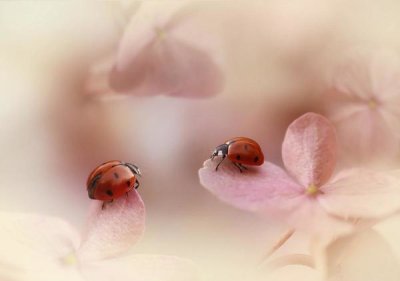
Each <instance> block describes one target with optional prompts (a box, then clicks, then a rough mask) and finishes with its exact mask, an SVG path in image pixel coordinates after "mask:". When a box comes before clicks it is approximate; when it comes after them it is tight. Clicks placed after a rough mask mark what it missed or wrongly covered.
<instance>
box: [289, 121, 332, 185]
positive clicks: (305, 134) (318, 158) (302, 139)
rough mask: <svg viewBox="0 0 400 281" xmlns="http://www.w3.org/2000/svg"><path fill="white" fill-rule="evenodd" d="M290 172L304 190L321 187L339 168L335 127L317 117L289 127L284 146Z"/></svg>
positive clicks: (297, 122) (295, 122)
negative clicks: (309, 187)
mask: <svg viewBox="0 0 400 281" xmlns="http://www.w3.org/2000/svg"><path fill="white" fill-rule="evenodd" d="M282 158H283V162H284V164H285V166H286V168H287V169H288V171H289V172H290V173H291V174H292V175H293V176H294V177H295V178H296V179H297V180H298V181H299V182H300V183H301V184H302V185H303V186H305V187H308V186H309V185H311V184H313V185H315V186H321V185H322V184H324V183H325V182H326V181H327V180H328V179H329V177H330V176H331V174H332V172H333V170H334V168H335V164H336V134H335V129H334V127H333V126H332V124H331V123H330V122H329V121H328V120H327V119H326V118H325V117H323V116H321V115H319V114H316V113H306V114H304V115H302V116H301V117H299V118H297V119H296V120H295V121H293V123H292V124H290V125H289V127H288V129H287V131H286V135H285V139H284V141H283V144H282Z"/></svg>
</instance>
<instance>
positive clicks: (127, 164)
mask: <svg viewBox="0 0 400 281" xmlns="http://www.w3.org/2000/svg"><path fill="white" fill-rule="evenodd" d="M124 165H125V166H127V167H128V168H129V169H130V170H131V171H132V173H134V174H135V175H138V176H142V173H141V172H140V170H139V167H138V166H136V165H133V164H131V163H124Z"/></svg>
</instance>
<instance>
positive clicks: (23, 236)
mask: <svg viewBox="0 0 400 281" xmlns="http://www.w3.org/2000/svg"><path fill="white" fill-rule="evenodd" d="M0 238H1V239H0V245H1V246H0V248H1V249H2V250H1V251H0V260H1V261H3V262H5V261H7V260H8V259H10V261H12V259H13V258H17V259H16V260H15V261H16V262H18V263H21V262H22V259H24V257H26V256H28V255H40V256H44V257H49V258H60V257H63V256H64V255H67V254H69V253H71V252H73V251H75V249H76V248H77V247H78V245H79V240H80V239H79V234H78V233H77V232H76V231H75V229H74V228H72V227H71V226H70V225H69V224H68V223H66V222H65V221H63V220H61V219H58V218H53V217H48V216H41V215H33V214H19V213H15V214H14V213H0ZM21 252H23V253H25V255H22V256H18V254H19V253H21ZM14 254H17V256H15V257H14Z"/></svg>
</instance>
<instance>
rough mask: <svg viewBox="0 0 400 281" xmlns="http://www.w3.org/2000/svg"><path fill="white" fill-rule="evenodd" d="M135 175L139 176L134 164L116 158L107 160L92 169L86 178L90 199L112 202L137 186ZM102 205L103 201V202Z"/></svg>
mask: <svg viewBox="0 0 400 281" xmlns="http://www.w3.org/2000/svg"><path fill="white" fill-rule="evenodd" d="M137 176H141V173H140V170H139V168H138V167H137V166H136V165H133V164H129V163H124V162H121V161H118V160H113V161H108V162H106V163H103V164H101V165H100V166H98V167H97V168H96V169H94V170H93V171H92V172H91V173H90V175H89V177H88V180H87V183H86V185H87V191H88V195H89V198H90V199H96V200H101V201H105V202H112V201H113V200H114V199H117V198H119V197H121V196H123V195H124V194H126V195H128V192H129V191H131V190H132V189H134V188H135V189H136V188H138V187H139V181H138V180H137ZM103 207H104V203H103Z"/></svg>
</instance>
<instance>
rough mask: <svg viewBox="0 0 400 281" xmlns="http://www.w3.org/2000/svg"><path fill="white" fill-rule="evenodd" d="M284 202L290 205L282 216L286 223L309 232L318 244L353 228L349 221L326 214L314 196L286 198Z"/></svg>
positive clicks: (342, 234)
mask: <svg viewBox="0 0 400 281" xmlns="http://www.w3.org/2000/svg"><path fill="white" fill-rule="evenodd" d="M286 204H287V205H288V206H291V208H290V209H288V213H287V214H286V215H285V216H283V217H284V219H285V220H286V221H287V223H288V225H290V226H291V227H293V228H295V229H298V230H301V231H304V232H306V233H309V234H311V235H312V237H313V239H315V240H318V241H319V243H320V245H327V244H328V243H330V242H331V241H332V240H334V239H336V238H338V237H341V236H344V235H347V234H348V233H350V232H351V231H353V229H354V228H353V226H352V225H351V224H350V223H348V222H346V221H343V220H340V219H338V218H336V217H334V216H331V215H330V214H328V213H327V212H326V210H325V209H324V208H323V207H322V206H321V205H320V204H319V202H318V201H317V200H316V198H313V197H310V196H308V195H305V194H302V195H300V196H297V197H293V198H287V200H286ZM290 210H291V212H289V211H290Z"/></svg>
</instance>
